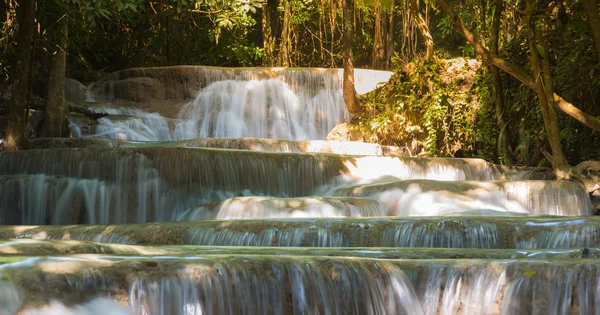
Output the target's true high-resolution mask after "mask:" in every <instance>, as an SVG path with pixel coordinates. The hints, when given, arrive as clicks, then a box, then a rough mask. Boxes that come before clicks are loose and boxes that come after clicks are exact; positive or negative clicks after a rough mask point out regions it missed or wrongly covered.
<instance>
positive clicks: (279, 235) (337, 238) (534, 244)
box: [0, 216, 600, 249]
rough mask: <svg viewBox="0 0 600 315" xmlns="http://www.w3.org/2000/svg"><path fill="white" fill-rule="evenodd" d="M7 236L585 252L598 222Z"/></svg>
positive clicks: (200, 224) (136, 229)
mask: <svg viewBox="0 0 600 315" xmlns="http://www.w3.org/2000/svg"><path fill="white" fill-rule="evenodd" d="M11 238H34V239H75V240H90V241H98V242H102V243H120V244H164V245H184V244H195V245H215V246H284V247H288V246H302V247H447V248H520V249H526V248H533V249H534V248H584V247H588V248H589V247H600V218H596V217H585V218H558V217H467V216H461V217H411V218H357V219H355V218H346V219H279V220H276V221H271V220H237V221H184V222H161V223H148V224H124V225H71V226H2V227H0V239H11Z"/></svg>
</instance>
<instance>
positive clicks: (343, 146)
mask: <svg viewBox="0 0 600 315" xmlns="http://www.w3.org/2000/svg"><path fill="white" fill-rule="evenodd" d="M144 146H163V147H185V148H221V149H235V150H252V151H269V152H287V153H333V154H345V155H377V156H408V155H409V154H408V152H406V149H404V148H399V147H393V146H382V145H379V144H375V143H366V142H356V141H327V140H304V141H292V140H275V139H259V138H201V139H190V140H182V141H170V142H169V141H160V142H143V141H124V140H113V139H100V138H91V137H90V138H39V139H33V140H31V142H30V148H31V149H58V148H131V147H144Z"/></svg>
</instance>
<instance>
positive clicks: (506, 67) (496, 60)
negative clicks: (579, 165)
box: [436, 0, 600, 131]
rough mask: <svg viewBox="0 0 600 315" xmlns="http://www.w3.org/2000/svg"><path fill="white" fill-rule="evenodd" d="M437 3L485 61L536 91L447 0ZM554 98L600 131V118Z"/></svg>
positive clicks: (558, 104) (522, 73)
mask: <svg viewBox="0 0 600 315" xmlns="http://www.w3.org/2000/svg"><path fill="white" fill-rule="evenodd" d="M436 1H437V3H438V4H439V5H440V6H441V7H442V8H443V10H444V11H445V12H446V13H447V14H448V15H449V16H450V18H451V19H452V22H453V23H454V28H455V30H456V31H457V32H458V33H459V34H460V35H462V36H463V37H464V38H465V39H466V40H467V41H468V42H469V44H471V46H473V48H474V49H475V52H477V53H478V54H479V55H480V56H481V57H482V58H483V59H484V61H486V62H491V63H493V64H494V65H495V66H496V67H498V68H499V69H501V70H502V71H504V72H506V73H508V74H509V75H511V76H512V77H514V78H515V79H517V80H519V81H520V82H521V83H523V84H524V85H526V86H527V87H529V88H530V89H532V90H536V88H537V87H536V83H535V80H534V79H533V78H532V77H531V76H530V75H528V74H527V73H525V71H523V70H521V69H520V68H519V67H517V66H516V65H514V64H512V63H509V62H507V61H506V60H504V59H502V58H500V57H498V55H497V54H494V53H492V52H490V51H489V50H487V49H486V48H485V47H484V46H483V45H482V44H481V43H480V42H479V41H478V40H477V39H476V38H475V37H474V36H473V34H472V33H471V32H470V31H469V30H468V29H467V28H466V27H465V26H464V24H463V22H462V20H461V19H460V17H459V16H458V14H457V13H456V11H454V8H453V7H452V6H451V5H450V4H449V3H448V2H446V0H436ZM552 97H553V99H554V101H555V102H556V105H557V106H558V108H559V109H560V110H561V111H563V112H564V113H565V114H567V115H569V116H571V117H572V118H574V119H575V120H577V121H579V122H580V123H581V124H583V125H584V126H586V127H589V128H592V129H594V130H596V131H600V120H599V119H598V118H596V117H594V116H591V115H588V114H586V113H585V112H583V111H582V110H580V109H579V108H577V107H575V106H573V104H571V103H569V102H567V101H565V100H564V99H563V98H562V97H560V96H559V95H558V94H556V93H554V94H553V95H552Z"/></svg>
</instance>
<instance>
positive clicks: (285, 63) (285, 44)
mask: <svg viewBox="0 0 600 315" xmlns="http://www.w3.org/2000/svg"><path fill="white" fill-rule="evenodd" d="M291 24H292V1H291V0H284V4H283V29H282V30H281V42H280V44H279V65H280V66H282V67H289V66H290V51H291V46H292V43H291V36H290V35H291V33H292V25H291Z"/></svg>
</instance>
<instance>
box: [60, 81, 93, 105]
mask: <svg viewBox="0 0 600 315" xmlns="http://www.w3.org/2000/svg"><path fill="white" fill-rule="evenodd" d="M88 93H89V91H88V87H87V86H85V85H84V84H83V83H81V82H79V81H77V80H75V79H70V78H65V99H66V100H67V101H71V102H74V103H81V102H85V101H86V100H87V97H88Z"/></svg>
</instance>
